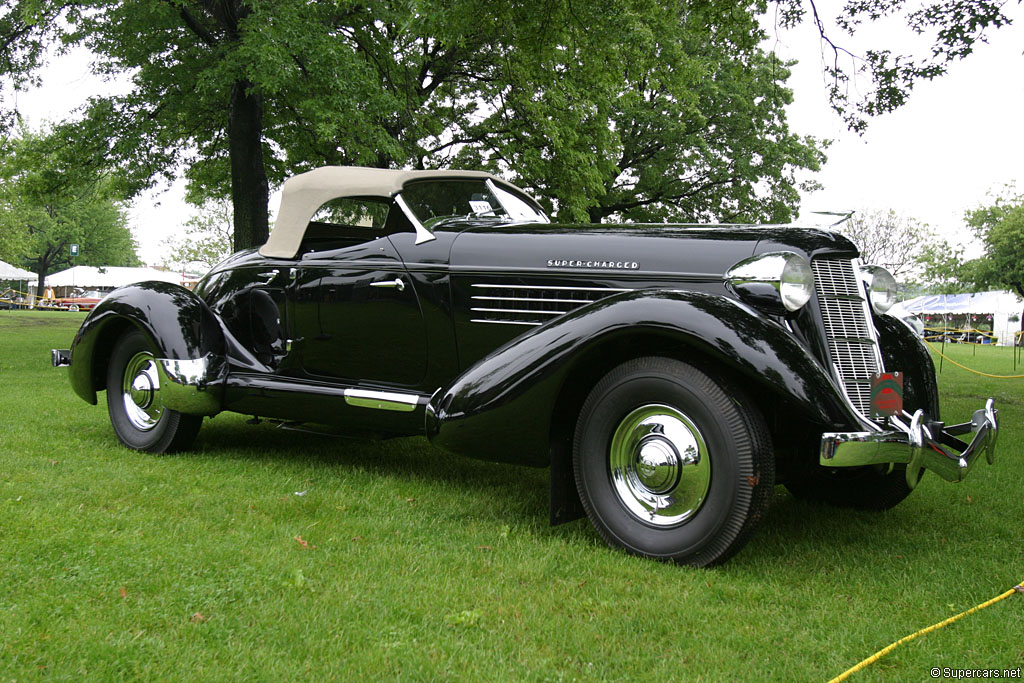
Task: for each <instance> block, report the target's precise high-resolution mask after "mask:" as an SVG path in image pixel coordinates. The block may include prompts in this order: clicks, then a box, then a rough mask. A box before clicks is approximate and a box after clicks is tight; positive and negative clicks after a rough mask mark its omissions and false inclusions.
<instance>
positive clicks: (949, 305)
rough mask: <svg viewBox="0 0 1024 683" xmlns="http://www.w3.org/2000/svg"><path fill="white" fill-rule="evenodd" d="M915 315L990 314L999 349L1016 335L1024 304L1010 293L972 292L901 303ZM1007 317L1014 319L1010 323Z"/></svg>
mask: <svg viewBox="0 0 1024 683" xmlns="http://www.w3.org/2000/svg"><path fill="white" fill-rule="evenodd" d="M902 304H903V308H904V309H905V310H907V311H909V312H911V313H914V314H915V315H936V314H947V313H951V314H954V315H991V316H992V334H994V335H995V336H996V337H998V338H999V342H998V343H999V344H1000V345H1002V346H1006V345H1010V344H1012V343H1013V340H1014V334H1015V333H1016V332H1019V331H1020V329H1021V327H1020V320H1021V315H1022V313H1024V302H1022V301H1021V299H1020V297H1018V296H1017V295H1016V294H1014V293H1012V292H974V293H971V294H933V295H928V296H919V297H917V298H916V299H910V300H909V301H904V302H902ZM1010 318H1016V320H1014V321H1013V322H1011V321H1010Z"/></svg>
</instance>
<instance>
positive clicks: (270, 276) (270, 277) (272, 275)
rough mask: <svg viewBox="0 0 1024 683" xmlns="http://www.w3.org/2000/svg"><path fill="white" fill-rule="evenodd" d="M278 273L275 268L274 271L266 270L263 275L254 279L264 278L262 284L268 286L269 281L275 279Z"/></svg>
mask: <svg viewBox="0 0 1024 683" xmlns="http://www.w3.org/2000/svg"><path fill="white" fill-rule="evenodd" d="M280 272H281V271H279V270H278V269H277V268H275V269H274V270H268V271H266V272H265V273H260V274H259V275H257V276H256V277H261V278H264V280H263V284H265V285H269V284H270V281H271V280H273V279H274V278H275V277H277V274H278V273H280Z"/></svg>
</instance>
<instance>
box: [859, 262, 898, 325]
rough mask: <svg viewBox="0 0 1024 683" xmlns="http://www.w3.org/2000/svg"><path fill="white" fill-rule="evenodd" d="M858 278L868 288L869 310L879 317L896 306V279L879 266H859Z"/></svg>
mask: <svg viewBox="0 0 1024 683" xmlns="http://www.w3.org/2000/svg"><path fill="white" fill-rule="evenodd" d="M860 276H861V279H862V280H863V281H864V284H866V285H867V288H868V299H870V300H871V308H873V309H875V313H878V314H879V315H881V314H882V313H885V312H886V311H888V310H889V309H890V308H892V307H893V306H895V305H896V295H897V292H896V278H894V277H893V276H892V273H890V272H889V271H888V270H886V269H885V268H882V267H881V266H861V267H860Z"/></svg>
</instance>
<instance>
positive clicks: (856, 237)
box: [835, 209, 936, 279]
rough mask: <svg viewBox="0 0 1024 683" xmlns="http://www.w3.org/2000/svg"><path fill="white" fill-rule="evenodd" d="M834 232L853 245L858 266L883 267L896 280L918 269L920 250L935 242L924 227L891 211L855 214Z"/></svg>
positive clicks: (929, 231)
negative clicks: (858, 253)
mask: <svg viewBox="0 0 1024 683" xmlns="http://www.w3.org/2000/svg"><path fill="white" fill-rule="evenodd" d="M835 229H836V230H837V231H839V232H841V233H843V234H844V235H846V236H847V237H849V238H850V239H851V240H853V242H854V244H856V245H857V247H858V248H859V249H860V260H861V262H863V263H870V264H873V265H878V266H883V267H884V268H885V269H886V270H888V271H889V272H890V273H892V274H893V275H894V276H895V277H896V278H897V279H900V276H903V277H904V278H905V277H906V276H907V275H910V274H911V272H912V271H914V270H915V268H917V267H918V266H919V265H920V264H919V261H918V255H919V254H920V253H921V250H922V249H923V248H925V247H926V246H928V245H929V244H931V243H933V242H934V241H935V239H936V236H935V233H934V232H933V231H932V229H931V228H929V227H928V225H926V224H924V223H921V222H920V221H918V220H917V219H914V218H910V217H906V216H900V215H899V214H897V213H896V212H895V211H893V210H892V209H888V210H877V209H876V210H868V211H858V212H856V213H854V214H853V216H851V217H850V219H849V220H846V221H844V222H842V223H840V224H838V225H837V226H836V227H835Z"/></svg>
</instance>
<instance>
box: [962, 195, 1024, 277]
mask: <svg viewBox="0 0 1024 683" xmlns="http://www.w3.org/2000/svg"><path fill="white" fill-rule="evenodd" d="M966 219H967V225H968V226H969V227H970V228H972V229H973V230H974V232H975V234H977V235H978V237H979V238H980V239H981V240H982V242H983V243H984V245H985V255H984V256H983V257H982V258H980V259H976V260H974V261H971V262H970V263H969V264H968V265H969V267H970V271H969V274H968V277H969V278H970V279H971V280H972V281H973V282H974V283H975V284H977V285H978V286H980V287H989V288H993V289H1010V290H1013V291H1014V292H1016V293H1017V294H1018V295H1019V296H1022V297H1024V194H1021V195H1015V194H1013V190H1012V188H1007V196H1002V197H998V198H997V199H996V201H995V202H994V203H993V204H992V205H991V206H986V207H979V208H977V209H975V210H973V211H969V212H968V213H967V216H966Z"/></svg>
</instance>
